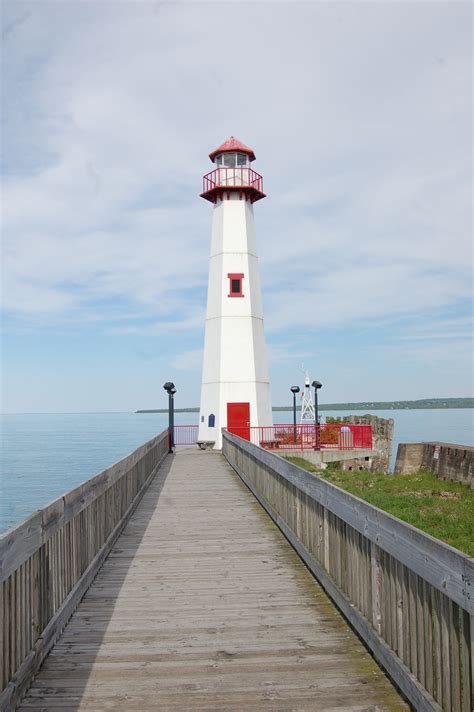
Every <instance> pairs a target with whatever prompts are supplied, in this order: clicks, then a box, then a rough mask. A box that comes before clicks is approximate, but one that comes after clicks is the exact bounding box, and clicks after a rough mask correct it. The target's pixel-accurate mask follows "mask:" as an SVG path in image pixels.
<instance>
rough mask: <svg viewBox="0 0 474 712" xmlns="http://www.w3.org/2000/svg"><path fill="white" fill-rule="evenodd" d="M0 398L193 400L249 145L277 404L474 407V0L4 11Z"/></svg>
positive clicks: (10, 406)
mask: <svg viewBox="0 0 474 712" xmlns="http://www.w3.org/2000/svg"><path fill="white" fill-rule="evenodd" d="M2 47H3V49H2V99H1V102H2V132H1V144H2V176H3V178H2V213H1V228H2V252H3V259H2V265H3V275H2V276H3V279H2V342H1V355H2V408H3V410H4V411H5V412H90V411H133V410H135V409H139V408H160V407H165V406H166V394H165V392H164V391H163V389H162V385H163V383H164V382H165V381H169V380H172V381H174V383H175V384H176V386H177V391H178V392H177V395H176V405H177V407H180V406H181V407H186V406H197V405H198V404H199V393H200V378H201V373H200V371H201V359H202V346H203V337H204V318H205V307H206V292H207V271H208V260H209V249H210V229H211V218H212V206H211V204H210V203H208V202H207V201H204V200H202V199H201V198H199V193H200V192H201V190H202V188H201V184H202V176H203V175H204V174H205V173H207V172H208V171H209V170H211V169H212V164H211V163H210V161H209V158H208V153H209V152H210V151H211V150H213V149H214V148H216V147H217V146H218V145H220V144H221V143H222V142H223V141H224V140H225V139H226V138H227V137H228V136H230V135H231V134H232V135H235V136H237V137H238V138H239V139H240V140H241V141H243V142H244V143H245V144H247V145H248V146H251V147H252V148H253V149H254V151H255V153H256V161H255V163H254V164H253V167H254V168H255V170H257V171H258V172H259V173H261V174H262V175H263V178H264V190H265V192H266V193H267V195H268V197H267V198H266V199H265V200H262V201H260V202H258V203H257V204H256V205H255V206H254V208H255V221H256V229H257V241H258V251H259V262H260V271H261V281H262V291H263V304H264V314H265V332H266V338H267V346H268V354H269V364H270V378H271V388H272V399H273V404H274V405H283V404H286V403H291V393H290V391H289V388H290V386H291V385H293V384H300V385H301V383H302V364H304V366H305V368H307V369H308V370H309V373H310V377H311V379H313V378H317V379H318V380H319V381H321V382H322V383H323V389H322V391H321V393H320V400H321V402H323V403H324V402H326V403H333V402H343V401H360V400H392V399H416V398H428V397H467V396H472V395H473V393H474V389H473V378H472V301H471V300H472V286H473V285H472V267H473V260H472V257H473V256H472V213H471V191H472V7H471V5H470V3H462V2H455V1H451V2H428V1H423V2H406V1H404V0H400V1H398V2H339V1H338V0H334V1H333V2H305V3H299V2H239V3H238V4H235V3H232V2H225V1H224V2H219V3H211V2H193V1H192V0H191V1H188V2H152V1H150V2H141V1H134V0H130V1H128V2H111V1H109V0H94V1H93V2H92V1H89V0H83V1H81V2H75V1H74V0H62V1H56V2H43V1H42V0H34V1H33V2H22V0H15V2H9V1H8V0H4V2H3V3H2Z"/></svg>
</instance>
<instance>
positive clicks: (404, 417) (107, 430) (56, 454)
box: [0, 409, 474, 531]
mask: <svg viewBox="0 0 474 712" xmlns="http://www.w3.org/2000/svg"><path fill="white" fill-rule="evenodd" d="M364 412H365V411H351V412H350V413H352V414H357V415H359V414H360V415H362V414H363V413H364ZM350 413H349V412H344V411H324V412H323V413H322V415H323V417H327V416H334V417H341V416H344V415H349V414H350ZM374 414H375V415H378V416H379V417H381V418H394V420H395V437H394V447H393V457H392V466H393V459H394V458H395V455H396V452H397V447H398V443H399V442H419V441H423V440H441V441H444V442H451V443H458V444H460V445H474V427H473V424H474V423H473V418H474V410H472V409H459V410H456V409H452V410H451V409H449V410H386V411H381V410H379V411H374ZM273 417H274V422H276V423H285V422H286V423H288V422H291V420H292V413H291V412H285V411H280V412H275V413H274V414H273ZM197 420H198V414H197V413H178V414H176V423H183V424H184V423H197ZM167 424H168V416H167V415H166V414H164V413H146V414H145V413H144V414H137V413H90V414H87V413H86V414H57V415H46V414H45V415H28V414H26V415H23V414H18V415H3V416H1V433H2V443H1V464H2V467H1V472H0V531H4V530H6V529H8V528H10V527H11V526H13V525H14V524H16V523H17V522H19V521H21V520H22V519H24V518H25V517H26V516H28V515H29V514H31V513H32V512H33V511H34V510H35V509H38V508H39V507H43V506H44V505H45V504H47V503H48V502H50V501H51V500H52V499H55V498H56V497H58V496H60V495H61V494H64V492H67V491H68V490H70V489H72V488H73V487H75V486H76V485H77V484H79V483H80V482H82V481H83V480H86V479H88V478H89V477H91V476H92V475H94V474H96V473H97V472H100V470H102V469H104V468H105V467H107V466H108V465H110V464H112V463H113V462H116V461H117V460H120V459H121V458H122V457H124V456H125V455H127V454H128V453H129V452H131V451H132V450H134V449H135V448H137V447H138V446H139V445H141V444H142V443H144V442H145V441H146V440H149V439H150V438H152V437H154V436H155V435H156V434H157V433H159V432H161V431H162V430H163V429H164V428H165V427H166V426H167Z"/></svg>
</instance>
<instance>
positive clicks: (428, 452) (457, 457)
mask: <svg viewBox="0 0 474 712" xmlns="http://www.w3.org/2000/svg"><path fill="white" fill-rule="evenodd" d="M418 470H429V471H430V472H433V474H435V475H436V476H437V477H439V479H442V480H454V481H455V482H463V483H464V484H467V485H469V486H470V487H473V488H474V448H473V447H469V446H467V445H453V444H451V443H441V442H432V443H400V445H399V446H398V451H397V461H396V463H395V474H396V475H408V474H411V473H413V472H418Z"/></svg>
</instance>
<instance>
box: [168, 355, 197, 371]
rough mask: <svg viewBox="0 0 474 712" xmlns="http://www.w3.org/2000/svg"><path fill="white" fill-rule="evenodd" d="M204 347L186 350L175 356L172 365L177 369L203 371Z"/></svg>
mask: <svg viewBox="0 0 474 712" xmlns="http://www.w3.org/2000/svg"><path fill="white" fill-rule="evenodd" d="M201 365H202V349H192V350H190V351H184V352H183V353H181V354H178V355H177V356H175V358H174V359H172V361H171V366H172V367H173V368H175V369H176V370H177V371H186V372H189V371H198V372H199V373H200V372H201Z"/></svg>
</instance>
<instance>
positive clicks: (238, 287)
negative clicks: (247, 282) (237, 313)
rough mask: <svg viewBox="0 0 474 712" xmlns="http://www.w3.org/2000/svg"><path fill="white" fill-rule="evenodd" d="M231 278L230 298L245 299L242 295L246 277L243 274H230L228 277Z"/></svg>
mask: <svg viewBox="0 0 474 712" xmlns="http://www.w3.org/2000/svg"><path fill="white" fill-rule="evenodd" d="M227 276H228V278H229V294H228V296H229V297H243V296H244V295H243V294H242V280H243V278H244V275H243V274H242V273H238V274H237V273H230V274H228V275H227Z"/></svg>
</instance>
